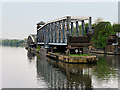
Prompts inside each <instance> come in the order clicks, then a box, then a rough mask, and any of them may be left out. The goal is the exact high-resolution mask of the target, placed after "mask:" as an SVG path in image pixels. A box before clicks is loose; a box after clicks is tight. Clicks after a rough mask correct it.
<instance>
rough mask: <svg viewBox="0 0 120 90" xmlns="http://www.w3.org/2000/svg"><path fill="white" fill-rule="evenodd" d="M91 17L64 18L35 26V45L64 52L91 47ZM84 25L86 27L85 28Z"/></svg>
mask: <svg viewBox="0 0 120 90" xmlns="http://www.w3.org/2000/svg"><path fill="white" fill-rule="evenodd" d="M91 22H92V18H91V17H73V16H66V17H63V18H59V19H56V20H53V21H49V22H47V23H44V22H43V21H41V22H40V23H38V24H37V35H36V45H40V46H43V47H44V48H46V49H48V50H52V49H56V50H58V51H63V52H65V51H66V50H67V49H70V48H78V47H79V48H80V47H81V49H83V48H84V47H88V46H90V45H91V35H92V33H93V29H92V26H91ZM86 23H87V24H88V26H86Z"/></svg>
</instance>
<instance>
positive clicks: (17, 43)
mask: <svg viewBox="0 0 120 90" xmlns="http://www.w3.org/2000/svg"><path fill="white" fill-rule="evenodd" d="M24 43H25V41H24V40H17V39H12V40H9V39H5V40H2V41H1V45H3V46H16V47H18V46H23V44H24Z"/></svg>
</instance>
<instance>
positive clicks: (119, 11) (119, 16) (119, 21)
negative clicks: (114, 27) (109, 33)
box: [118, 1, 120, 24]
mask: <svg viewBox="0 0 120 90" xmlns="http://www.w3.org/2000/svg"><path fill="white" fill-rule="evenodd" d="M118 23H119V24H120V1H119V2H118Z"/></svg>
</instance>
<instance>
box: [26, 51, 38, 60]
mask: <svg viewBox="0 0 120 90" xmlns="http://www.w3.org/2000/svg"><path fill="white" fill-rule="evenodd" d="M35 55H36V54H35V53H34V52H32V51H30V50H28V52H27V56H28V59H29V62H31V61H32V59H34V58H35Z"/></svg>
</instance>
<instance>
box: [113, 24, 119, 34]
mask: <svg viewBox="0 0 120 90" xmlns="http://www.w3.org/2000/svg"><path fill="white" fill-rule="evenodd" d="M113 29H114V32H120V24H114V25H113Z"/></svg>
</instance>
